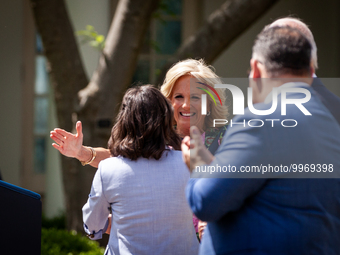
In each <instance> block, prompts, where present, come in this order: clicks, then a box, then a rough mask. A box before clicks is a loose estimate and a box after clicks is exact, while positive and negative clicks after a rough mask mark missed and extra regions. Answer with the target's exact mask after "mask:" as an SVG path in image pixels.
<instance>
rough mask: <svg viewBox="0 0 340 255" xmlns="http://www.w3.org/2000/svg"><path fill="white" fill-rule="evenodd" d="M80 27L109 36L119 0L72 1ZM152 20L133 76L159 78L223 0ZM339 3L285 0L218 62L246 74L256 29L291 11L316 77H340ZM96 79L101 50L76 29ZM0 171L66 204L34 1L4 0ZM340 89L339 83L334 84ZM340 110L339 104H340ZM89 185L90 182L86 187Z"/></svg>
mask: <svg viewBox="0 0 340 255" xmlns="http://www.w3.org/2000/svg"><path fill="white" fill-rule="evenodd" d="M65 2H66V6H67V10H68V13H69V17H70V19H71V23H72V25H73V28H74V31H80V30H85V29H86V26H88V25H91V26H93V27H94V29H95V30H96V31H97V33H98V34H101V35H104V36H106V35H107V33H108V30H109V27H110V24H111V21H112V18H113V15H114V13H115V9H116V6H117V2H118V1H117V0H96V1H94V0H66V1H65ZM166 2H167V6H168V7H167V8H168V11H167V12H160V15H158V16H157V17H154V18H153V19H152V21H151V23H150V26H149V29H148V32H147V33H146V36H145V42H144V44H143V47H142V49H141V51H140V53H139V56H138V62H137V67H136V70H135V72H134V75H133V77H132V83H135V82H142V83H151V84H155V83H156V81H157V77H158V75H160V72H161V69H162V67H163V65H164V64H165V63H166V60H167V59H168V58H170V57H171V56H172V55H173V54H174V53H175V52H176V50H177V49H178V48H179V47H180V45H181V44H182V42H183V41H184V40H185V39H187V38H189V37H190V36H191V35H192V34H194V33H195V32H197V30H198V29H199V28H200V27H201V26H202V25H203V24H204V22H205V20H206V19H207V18H208V17H209V15H210V14H211V13H212V12H213V11H215V10H216V9H218V8H219V7H220V6H221V5H222V4H223V3H224V2H225V1H224V0H168V1H166ZM339 13H340V2H339V1H338V0H323V1H321V0H315V1H309V0H299V1H296V0H280V1H277V3H276V4H275V5H274V6H273V7H272V8H271V9H269V10H268V11H267V12H266V13H265V14H264V15H262V16H261V18H259V19H258V20H257V21H256V22H255V23H253V24H252V25H251V26H250V27H249V28H248V29H247V30H246V31H245V32H244V33H243V34H242V35H241V36H239V37H238V38H237V39H236V40H234V41H233V43H232V44H231V45H230V46H229V47H228V48H227V49H225V51H224V52H223V53H222V54H220V55H219V56H218V58H217V59H216V60H215V61H214V62H213V63H212V65H213V66H214V67H215V69H216V73H217V74H218V75H219V76H221V77H239V78H241V77H247V70H248V68H249V60H250V57H251V48H252V45H253V42H254V39H255V37H256V35H257V34H258V33H259V32H260V31H261V29H262V28H263V27H264V26H265V25H267V24H269V23H271V22H272V21H273V20H275V19H277V18H280V17H283V16H287V15H293V16H295V17H299V18H301V19H302V20H303V21H304V22H305V23H307V24H308V25H309V26H310V29H311V30H312V32H313V34H314V37H315V41H316V44H317V46H318V59H319V69H318V70H317V72H316V74H317V76H318V77H340V33H339V31H340V15H339ZM76 37H77V42H78V44H79V49H80V54H81V58H82V60H83V63H84V67H85V71H86V74H87V76H88V78H90V77H91V76H92V73H93V72H94V70H95V69H96V67H97V64H98V59H99V56H100V51H98V50H96V49H95V48H94V47H90V46H88V45H87V44H82V43H81V41H82V37H81V36H76ZM0 56H1V58H0V77H1V84H0V86H1V89H0V116H1V122H0V171H1V174H2V179H3V180H4V181H7V182H9V183H12V184H15V185H18V186H21V187H24V188H27V189H30V190H32V191H35V192H37V193H39V194H41V195H42V201H43V212H44V214H45V215H46V216H47V217H50V218H52V217H55V216H57V215H60V213H62V212H64V211H65V195H64V191H63V182H62V171H61V155H60V154H59V152H58V151H57V150H55V149H54V148H53V147H52V146H51V144H52V140H51V139H50V138H49V131H50V130H52V129H53V128H55V127H58V121H57V117H56V106H55V103H54V95H53V89H52V88H51V86H50V84H51V82H50V76H49V65H48V64H47V63H48V61H47V59H46V57H45V56H44V48H43V45H42V41H41V37H40V35H39V33H38V31H37V29H36V26H35V23H34V19H33V14H32V10H31V7H30V4H29V1H28V0H2V1H1V2H0ZM330 89H331V90H332V91H333V92H334V93H335V94H337V95H340V87H338V86H336V85H335V86H332V87H331V88H330ZM339 110H340V109H339ZM85 188H86V189H87V191H89V190H90V187H85Z"/></svg>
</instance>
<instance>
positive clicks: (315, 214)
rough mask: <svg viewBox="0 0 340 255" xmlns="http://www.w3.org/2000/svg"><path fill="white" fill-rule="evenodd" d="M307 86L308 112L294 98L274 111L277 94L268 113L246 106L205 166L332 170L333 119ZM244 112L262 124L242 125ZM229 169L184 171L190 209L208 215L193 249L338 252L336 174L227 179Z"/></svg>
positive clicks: (338, 136)
mask: <svg viewBox="0 0 340 255" xmlns="http://www.w3.org/2000/svg"><path fill="white" fill-rule="evenodd" d="M308 89H309V90H310V91H311V93H312V97H311V99H310V101H309V102H307V103H305V104H304V106H305V107H306V108H307V110H308V111H310V112H311V114H312V116H305V115H304V114H303V113H302V112H301V111H300V110H299V109H297V108H296V106H295V105H288V106H287V115H286V116H281V109H280V100H279V101H278V108H277V110H276V111H275V112H274V113H273V114H271V115H269V116H258V115H254V114H252V113H251V112H249V110H246V112H245V115H243V116H236V117H235V118H234V119H233V121H234V122H238V123H242V122H243V120H244V119H245V123H246V127H244V126H243V125H240V124H239V125H234V126H233V127H231V126H230V125H229V128H228V131H227V133H226V135H225V137H224V139H223V142H222V144H221V146H220V147H219V149H218V150H217V152H216V154H215V157H216V158H215V160H214V161H213V162H212V163H211V164H210V166H229V165H230V166H231V167H233V166H235V167H236V169H237V170H240V169H241V167H242V166H257V167H260V166H269V165H271V166H280V165H282V166H288V167H291V165H292V164H297V165H299V164H302V165H303V166H305V165H307V166H309V168H310V167H311V166H312V164H314V166H316V165H317V164H326V165H325V166H326V167H327V168H328V167H330V164H332V167H333V169H334V172H333V173H336V172H339V171H340V157H339V155H340V126H339V125H338V124H337V123H336V121H335V120H334V118H333V116H332V115H331V114H330V112H329V111H328V110H327V109H326V108H325V106H324V105H323V104H322V103H321V101H320V100H319V99H318V97H317V96H316V93H315V92H314V91H313V89H311V88H308ZM290 97H291V98H299V97H301V94H300V95H298V94H290ZM270 106H271V105H265V104H257V105H255V108H256V109H269V108H270ZM250 119H261V120H263V121H264V122H265V124H264V125H263V126H262V127H250V126H248V125H247V123H248V121H249V120H250ZM266 119H280V120H281V121H282V120H283V119H295V120H296V121H297V122H298V125H297V126H296V127H283V126H282V125H281V123H280V122H279V121H276V122H275V123H274V127H272V126H271V122H266V121H265V120H266ZM286 124H288V122H287V123H286ZM252 125H253V126H255V123H254V122H253V123H252ZM233 174H234V173H228V172H227V173H216V172H215V173H213V174H208V177H212V178H201V179H194V178H192V179H190V181H189V183H188V185H187V189H186V195H187V199H188V201H189V204H190V207H191V209H192V210H193V212H194V214H195V215H196V216H197V217H198V218H200V219H201V220H203V221H208V225H207V228H206V230H205V233H204V236H203V240H202V245H201V247H200V254H202V255H203V254H233V255H234V254H275V255H277V254H299V255H300V254H340V245H339V243H340V196H339V194H340V180H339V179H335V178H332V179H319V178H317V179H310V178H309V179H297V178H280V177H294V174H291V175H288V174H287V173H284V172H283V173H277V174H275V176H274V177H278V178H275V179H274V178H266V177H267V176H269V175H266V174H264V175H263V176H261V174H259V175H257V177H260V178H248V177H249V175H244V176H243V177H246V178H236V179H234V178H232V177H235V175H233ZM238 174H239V173H238ZM241 175H242V174H241ZM327 176H329V175H323V174H321V175H320V176H319V177H327ZM205 177H207V176H205ZM236 177H240V175H236ZM261 177H262V178H261ZM270 177H273V176H270Z"/></svg>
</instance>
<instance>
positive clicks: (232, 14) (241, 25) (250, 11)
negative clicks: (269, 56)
mask: <svg viewBox="0 0 340 255" xmlns="http://www.w3.org/2000/svg"><path fill="white" fill-rule="evenodd" d="M277 1H278V0H228V1H226V2H225V3H224V4H222V6H221V7H220V8H219V9H217V10H216V11H215V12H213V13H212V14H211V15H210V16H209V18H208V20H207V21H206V23H205V24H204V26H203V27H202V28H201V29H200V30H199V31H198V32H197V33H196V34H195V35H193V36H191V37H189V38H188V39H187V40H186V41H185V42H184V43H183V44H182V46H181V47H180V48H179V49H178V51H177V53H176V54H175V56H174V57H173V58H171V59H169V60H168V62H167V63H166V65H165V66H164V68H163V69H162V73H161V75H160V76H159V78H158V80H157V83H158V84H162V81H163V80H164V77H165V74H166V72H167V70H168V69H169V68H170V67H171V66H172V65H173V64H174V63H176V62H177V61H179V60H183V59H187V58H195V59H198V58H203V59H204V60H205V61H206V62H207V63H208V64H211V63H212V62H213V61H214V60H215V59H216V58H217V57H218V56H219V55H220V54H221V53H222V52H223V51H224V50H225V49H226V48H227V47H228V46H229V45H230V44H231V43H232V42H233V41H234V40H235V39H236V38H237V37H238V36H239V35H241V34H242V33H243V32H244V31H245V30H246V29H247V28H248V27H250V26H251V25H252V24H253V23H254V22H255V21H256V19H258V18H259V17H261V16H262V15H263V14H264V13H265V12H266V11H267V10H269V8H270V7H272V6H273V5H274V4H275V3H276V2H277Z"/></svg>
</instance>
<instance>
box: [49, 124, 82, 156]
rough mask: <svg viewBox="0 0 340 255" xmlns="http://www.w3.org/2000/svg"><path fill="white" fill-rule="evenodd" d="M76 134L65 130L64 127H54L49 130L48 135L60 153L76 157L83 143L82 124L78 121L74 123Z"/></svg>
mask: <svg viewBox="0 0 340 255" xmlns="http://www.w3.org/2000/svg"><path fill="white" fill-rule="evenodd" d="M76 130H77V133H76V134H72V133H70V132H67V131H65V130H64V129H60V128H55V129H54V130H52V131H51V133H50V137H51V138H52V140H53V141H54V142H55V143H53V144H52V146H53V147H54V148H56V149H57V150H58V151H59V152H60V153H61V154H63V155H65V156H67V157H72V158H77V157H78V156H79V154H80V151H81V147H82V145H83V133H82V124H81V122H80V121H78V122H77V123H76Z"/></svg>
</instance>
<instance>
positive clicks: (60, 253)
mask: <svg viewBox="0 0 340 255" xmlns="http://www.w3.org/2000/svg"><path fill="white" fill-rule="evenodd" d="M102 254H104V249H103V248H101V247H99V244H98V243H97V242H95V241H92V240H90V239H88V238H87V237H84V236H81V235H80V234H77V232H76V231H71V232H69V231H67V230H61V229H54V228H51V229H45V228H42V230H41V255H102Z"/></svg>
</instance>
